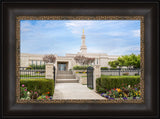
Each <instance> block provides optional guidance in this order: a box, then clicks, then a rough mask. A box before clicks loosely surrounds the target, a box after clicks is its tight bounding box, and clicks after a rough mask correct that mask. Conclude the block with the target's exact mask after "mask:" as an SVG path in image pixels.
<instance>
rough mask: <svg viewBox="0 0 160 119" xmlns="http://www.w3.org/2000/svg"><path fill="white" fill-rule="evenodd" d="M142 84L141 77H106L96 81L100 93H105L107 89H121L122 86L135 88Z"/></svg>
mask: <svg viewBox="0 0 160 119" xmlns="http://www.w3.org/2000/svg"><path fill="white" fill-rule="evenodd" d="M138 83H140V76H104V75H102V76H101V78H97V79H96V90H97V92H98V93H105V92H106V89H108V90H111V89H114V88H121V87H122V84H125V85H130V86H131V87H134V85H137V84H138Z"/></svg>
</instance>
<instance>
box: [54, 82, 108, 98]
mask: <svg viewBox="0 0 160 119" xmlns="http://www.w3.org/2000/svg"><path fill="white" fill-rule="evenodd" d="M53 99H98V100H105V99H106V98H104V97H102V96H100V95H99V94H97V93H96V92H94V91H93V90H91V89H89V88H88V87H87V85H82V84H80V83H56V86H55V91H54V94H53Z"/></svg>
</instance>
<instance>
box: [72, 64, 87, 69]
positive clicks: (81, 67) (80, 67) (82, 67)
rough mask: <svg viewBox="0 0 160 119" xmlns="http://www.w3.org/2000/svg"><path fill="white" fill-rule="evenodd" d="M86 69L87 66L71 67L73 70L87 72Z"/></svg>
mask: <svg viewBox="0 0 160 119" xmlns="http://www.w3.org/2000/svg"><path fill="white" fill-rule="evenodd" d="M88 67H89V66H78V65H76V66H74V67H73V70H87V68H88Z"/></svg>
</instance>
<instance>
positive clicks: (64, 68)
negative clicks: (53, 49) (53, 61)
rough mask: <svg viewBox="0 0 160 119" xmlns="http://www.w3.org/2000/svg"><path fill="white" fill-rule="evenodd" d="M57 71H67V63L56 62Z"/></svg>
mask: <svg viewBox="0 0 160 119" xmlns="http://www.w3.org/2000/svg"><path fill="white" fill-rule="evenodd" d="M57 65H58V70H59V71H67V70H68V62H58V64H57Z"/></svg>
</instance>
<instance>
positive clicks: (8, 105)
mask: <svg viewBox="0 0 160 119" xmlns="http://www.w3.org/2000/svg"><path fill="white" fill-rule="evenodd" d="M157 13H158V1H157V2H152V3H149V4H148V3H143V4H142V3H138V2H137V3H124V4H120V3H116V2H115V3H109V2H97V1H95V2H80V1H79V2H75V3H72V2H68V3H63V2H62V3H58V2H56V1H55V2H51V3H44V4H43V5H42V4H41V3H38V2H37V3H36V4H34V3H32V2H29V3H10V2H4V3H3V40H2V43H3V49H2V51H3V52H2V54H3V60H2V61H3V62H2V64H3V67H2V71H3V77H2V79H3V90H2V97H3V99H2V101H3V117H16V116H17V117H20V116H28V117H32V116H37V117H38V116H51V117H63V116H66V117H73V116H74V117H84V116H85V117H87V116H89V117H93V116H103V117H107V116H120V117H122V116H146V117H147V116H151V117H157V116H158V106H157V104H158V78H159V73H158V72H159V65H157V64H159V61H158V58H159V55H158V53H159V49H158V46H159V42H158V29H157V27H158V26H157V24H158V15H157ZM41 15H42V16H52V15H53V16H66V15H69V16H78V15H79V16H82V15H84V16H92V15H93V16H96V15H102V16H103V15H107V16H144V39H145V42H144V79H145V81H144V82H145V85H144V89H145V91H144V92H145V95H144V97H145V98H144V103H143V104H93V103H82V104H77V103H63V104H46V103H44V104H30V103H28V104H18V103H16V98H15V97H16V70H15V69H16V68H15V67H16V65H17V64H16V50H17V49H16V42H15V41H16V30H15V29H16V16H41ZM152 79H155V80H152ZM152 97H154V98H152ZM24 105H25V106H24ZM33 112H34V113H33Z"/></svg>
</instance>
